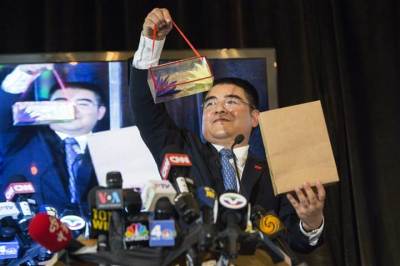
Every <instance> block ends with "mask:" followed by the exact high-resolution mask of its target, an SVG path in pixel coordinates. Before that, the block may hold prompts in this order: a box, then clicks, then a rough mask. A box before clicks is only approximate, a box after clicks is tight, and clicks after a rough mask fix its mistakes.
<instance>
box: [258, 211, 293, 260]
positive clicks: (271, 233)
mask: <svg viewBox="0 0 400 266" xmlns="http://www.w3.org/2000/svg"><path fill="white" fill-rule="evenodd" d="M251 221H252V224H253V225H255V227H256V228H257V229H258V230H259V231H260V235H261V239H262V240H263V242H264V244H265V245H264V247H266V249H267V251H268V252H269V254H270V255H271V258H272V259H273V260H274V259H275V261H278V260H279V259H280V255H279V254H278V253H277V251H276V250H277V248H276V246H275V243H276V244H277V245H278V246H279V247H280V248H281V249H282V250H283V251H284V252H285V253H286V254H287V255H288V256H289V258H290V259H291V261H292V263H293V264H294V265H297V262H298V259H297V257H296V255H295V254H294V252H293V251H292V250H291V249H290V247H289V246H288V245H287V243H286V242H285V240H284V239H282V237H281V233H282V232H283V231H284V230H285V226H284V224H283V223H282V221H281V220H280V219H279V217H278V216H277V215H276V214H275V212H274V211H265V209H264V208H263V207H261V206H259V205H256V206H254V208H253V210H252V214H251ZM273 240H275V243H274V242H273ZM278 251H280V250H279V249H278ZM280 253H282V251H280Z"/></svg>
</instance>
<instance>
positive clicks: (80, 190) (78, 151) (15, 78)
mask: <svg viewBox="0 0 400 266" xmlns="http://www.w3.org/2000/svg"><path fill="white" fill-rule="evenodd" d="M53 67H54V66H53V65H52V64H34V65H19V66H17V67H16V68H15V69H14V70H13V71H12V72H11V73H9V74H8V75H7V76H6V77H5V78H4V79H3V80H2V82H1V89H0V101H1V103H2V104H1V106H0V121H1V123H0V135H1V143H0V150H1V154H2V155H3V163H2V165H1V168H0V174H1V176H0V188H1V193H0V195H1V196H0V200H1V201H4V191H5V189H6V188H7V186H8V185H9V184H10V183H12V182H21V181H24V180H25V181H27V182H31V183H32V184H33V187H34V189H35V194H34V196H33V197H34V199H35V200H36V201H37V204H38V205H42V204H44V205H48V206H51V207H55V208H56V209H57V210H58V211H59V214H60V215H62V213H63V212H69V213H71V212H72V213H74V214H75V215H79V216H83V217H85V216H87V215H88V211H87V193H88V191H89V190H90V188H92V187H93V186H95V185H97V178H96V175H95V172H94V169H93V165H92V161H91V157H90V154H89V152H88V148H87V138H88V135H89V134H91V133H92V131H93V129H94V127H95V126H96V124H97V122H98V121H100V120H101V119H102V118H103V117H104V115H105V113H106V107H105V106H104V103H103V97H102V92H101V90H100V88H98V87H97V86H95V85H94V84H91V83H87V82H71V83H68V82H64V84H63V85H60V84H59V83H56V84H55V85H54V86H53V87H52V88H51V90H50V98H49V100H50V101H58V102H71V103H72V104H73V106H74V112H75V118H74V119H73V120H72V121H68V122H57V123H50V124H49V125H31V126H14V125H13V117H12V105H13V104H14V103H15V102H19V101H28V100H29V99H26V97H25V96H26V95H28V94H29V93H28V92H27V90H28V88H29V87H30V85H31V83H32V82H33V81H34V80H35V79H36V78H37V77H38V76H39V75H40V74H41V73H42V72H43V71H46V70H52V69H53ZM16 177H18V178H16ZM17 179H18V180H17ZM21 179H22V180H21Z"/></svg>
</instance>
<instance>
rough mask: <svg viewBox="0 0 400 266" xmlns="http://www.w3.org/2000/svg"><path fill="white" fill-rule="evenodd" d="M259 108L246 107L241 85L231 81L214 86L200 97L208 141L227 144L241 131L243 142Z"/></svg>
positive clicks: (244, 143)
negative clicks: (230, 82)
mask: <svg viewBox="0 0 400 266" xmlns="http://www.w3.org/2000/svg"><path fill="white" fill-rule="evenodd" d="M258 115H259V111H258V110H255V109H253V108H251V107H250V105H249V104H248V99H247V97H246V95H245V92H244V90H243V89H242V88H240V87H238V86H236V85H233V84H218V85H216V86H214V87H213V88H212V89H211V90H210V91H209V92H208V93H207V96H206V98H205V99H204V107H203V135H204V137H205V138H206V140H207V141H208V142H210V143H214V144H218V145H222V146H225V147H230V146H231V145H232V144H233V142H234V139H235V137H236V136H237V135H239V134H243V136H244V137H245V139H244V141H243V142H242V143H241V145H239V146H243V145H247V144H248V141H249V137H250V134H251V130H252V129H253V127H256V126H257V125H258Z"/></svg>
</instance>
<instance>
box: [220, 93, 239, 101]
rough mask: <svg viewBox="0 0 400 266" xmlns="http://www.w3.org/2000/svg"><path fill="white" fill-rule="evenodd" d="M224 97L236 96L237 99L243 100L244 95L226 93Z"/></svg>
mask: <svg viewBox="0 0 400 266" xmlns="http://www.w3.org/2000/svg"><path fill="white" fill-rule="evenodd" d="M224 98H236V99H240V100H243V99H242V97H240V96H239V95H236V94H227V95H224Z"/></svg>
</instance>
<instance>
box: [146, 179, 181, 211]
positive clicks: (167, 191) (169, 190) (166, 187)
mask: <svg viewBox="0 0 400 266" xmlns="http://www.w3.org/2000/svg"><path fill="white" fill-rule="evenodd" d="M175 196H176V191H175V189H174V187H173V186H172V185H171V183H170V182H169V181H168V180H149V181H148V182H147V184H146V186H145V187H144V189H143V191H142V194H141V197H142V201H143V208H144V209H145V210H146V211H149V212H153V211H154V209H155V204H156V202H157V201H158V199H160V198H162V197H166V198H168V199H169V200H170V202H171V203H172V202H174V199H175Z"/></svg>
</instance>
